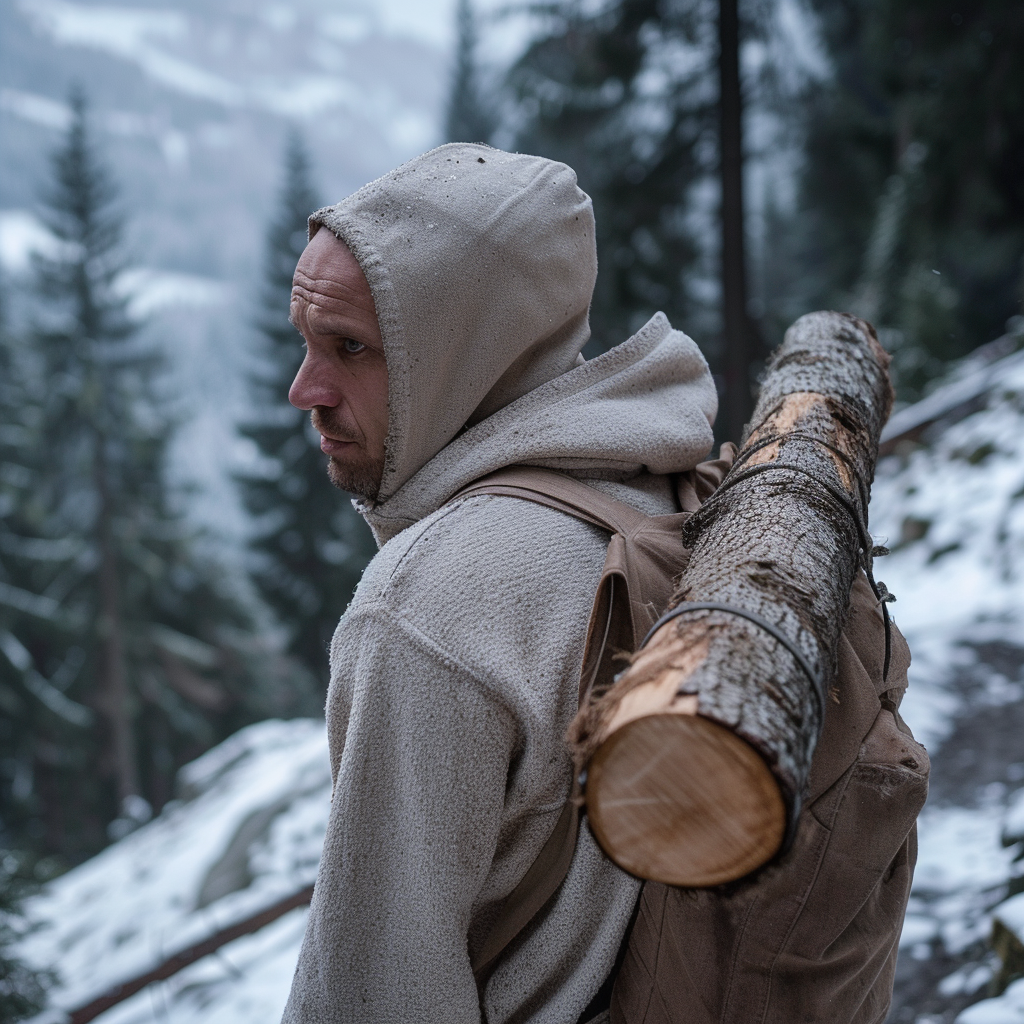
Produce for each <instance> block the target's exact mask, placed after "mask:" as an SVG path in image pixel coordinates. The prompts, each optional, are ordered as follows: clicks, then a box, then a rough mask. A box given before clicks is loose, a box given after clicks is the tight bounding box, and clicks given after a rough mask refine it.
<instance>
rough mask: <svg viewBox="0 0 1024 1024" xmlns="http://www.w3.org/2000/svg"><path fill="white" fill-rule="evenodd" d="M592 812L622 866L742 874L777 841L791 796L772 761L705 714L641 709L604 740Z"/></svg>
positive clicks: (658, 877)
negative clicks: (643, 712)
mask: <svg viewBox="0 0 1024 1024" xmlns="http://www.w3.org/2000/svg"><path fill="white" fill-rule="evenodd" d="M586 802H587V815H588V817H589V819H590V827H591V829H592V831H593V833H594V835H595V837H596V838H597V841H598V842H599V843H600V844H601V847H602V849H604V851H605V853H607V854H608V856H609V857H611V859H612V860H613V861H615V863H616V864H618V865H619V867H621V868H623V869H624V870H625V871H628V872H630V874H633V875H637V876H638V877H640V878H649V879H652V880H654V881H656V882H664V883H665V884H666V885H676V886H685V887H702V886H710V885H721V884H723V883H725V882H731V881H735V880H736V879H738V878H742V877H744V876H745V875H748V874H750V872H752V871H754V870H756V869H757V868H759V867H760V866H761V865H762V864H765V863H766V862H767V861H769V860H770V859H771V858H772V857H773V856H775V854H776V853H777V852H778V851H779V848H780V847H781V845H782V840H783V836H784V834H785V830H786V806H785V802H784V800H783V798H782V793H781V791H780V790H779V785H778V783H777V782H776V781H775V778H774V777H773V775H772V773H771V771H770V770H769V768H768V765H767V764H766V763H765V761H764V759H763V758H762V757H761V755H760V754H758V752H757V751H756V750H755V749H754V748H753V747H752V746H751V745H750V744H749V743H747V742H746V741H745V740H743V739H741V738H740V737H739V736H737V735H736V734H735V733H733V732H732V731H730V730H729V729H726V728H725V727H723V726H721V725H718V724H717V723H715V722H712V721H710V720H709V719H707V718H702V717H700V716H699V715H680V714H672V713H667V714H654V715H647V716H645V717H643V718H637V719H634V720H633V721H631V722H628V723H627V724H626V725H624V726H622V727H621V728H620V729H617V730H616V731H615V732H613V733H612V734H611V735H610V736H609V737H608V739H607V740H606V741H605V742H604V743H603V744H602V745H601V746H600V747H599V748H598V750H597V751H596V753H595V754H594V757H593V758H592V760H591V762H590V764H589V766H588V771H587V793H586Z"/></svg>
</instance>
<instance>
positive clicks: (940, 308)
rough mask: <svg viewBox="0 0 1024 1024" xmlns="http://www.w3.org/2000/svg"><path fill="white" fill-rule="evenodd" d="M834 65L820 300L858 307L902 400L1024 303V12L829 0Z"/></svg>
mask: <svg viewBox="0 0 1024 1024" xmlns="http://www.w3.org/2000/svg"><path fill="white" fill-rule="evenodd" d="M813 6H814V8H815V10H816V11H817V13H818V16H819V21H820V26H821V34H822V38H823V39H824V41H825V44H826V46H827V48H828V51H829V54H830V56H831V59H832V63H833V68H834V71H833V75H832V78H831V81H830V82H829V83H827V84H826V86H825V87H823V88H818V89H816V90H814V91H812V92H811V93H810V94H809V95H808V97H807V104H806V113H807V142H806V164H805V172H804V175H803V182H802V206H803V220H802V224H803V236H804V238H805V244H804V247H803V252H802V256H801V261H800V268H801V272H802V277H803V280H804V281H805V283H806V285H807V287H806V288H805V289H804V294H805V296H806V299H805V302H806V304H807V305H810V306H819V305H824V306H832V307H838V306H852V307H853V309H854V311H855V312H861V313H862V314H863V315H866V316H868V317H870V318H874V319H876V320H877V322H878V323H879V325H880V326H881V327H882V328H884V329H885V334H886V340H887V341H888V343H889V344H890V345H891V346H892V347H893V348H895V350H896V361H895V368H896V372H897V383H898V385H899V389H900V394H901V397H904V398H908V399H912V398H914V397H916V396H917V395H919V394H920V393H921V390H922V388H923V387H924V386H925V385H926V383H927V381H928V380H929V379H930V378H932V377H934V376H935V375H936V374H938V373H940V372H941V371H942V369H943V367H944V365H945V364H946V362H947V361H948V360H950V359H952V358H956V357H958V356H962V355H964V354H965V353H967V352H968V351H970V350H971V349H972V348H974V347H976V346H977V345H980V344H983V343H984V342H987V341H990V340H992V339H993V338H995V337H997V336H998V335H999V334H1001V333H1002V331H1003V329H1004V324H1005V321H1006V320H1007V318H1008V317H1010V316H1012V315H1015V314H1019V313H1020V312H1021V302H1022V298H1024V294H1022V292H1024V120H1022V118H1021V110H1022V109H1024V7H1022V6H1021V5H1020V4H1019V3H1016V2H1014V0H980V2H977V3H972V4H965V5H960V6H959V7H958V6H950V5H946V4H935V3H932V2H930V0H895V2H890V0H841V2H838V3H836V2H832V0H828V2H825V0H815V2H814V4H813Z"/></svg>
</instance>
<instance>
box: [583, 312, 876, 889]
mask: <svg viewBox="0 0 1024 1024" xmlns="http://www.w3.org/2000/svg"><path fill="white" fill-rule="evenodd" d="M888 363H889V357H888V355H887V354H886V353H885V352H884V350H883V349H882V348H881V346H880V345H879V344H878V340H877V338H876V337H875V333H874V330H873V329H872V328H871V326H870V325H868V324H866V323H865V322H863V321H861V320H858V319H857V318H855V317H852V316H849V315H847V314H840V313H811V314H808V315H807V316H804V317H802V318H801V319H800V320H798V321H797V322H796V323H795V324H794V325H793V326H792V327H791V328H790V329H789V331H788V332H787V333H786V338H785V340H784V342H783V344H782V345H781V346H780V347H779V349H778V350H777V352H776V353H775V355H774V357H773V359H772V360H771V362H770V364H769V366H768V368H767V370H766V372H765V376H764V380H763V384H762V388H761V394H760V397H759V400H758V403H757V407H756V409H755V410H754V415H753V419H752V422H753V424H754V427H753V429H752V430H750V431H749V432H748V436H747V437H746V439H745V441H744V444H743V446H742V448H741V450H740V453H739V455H738V457H737V459H736V462H735V464H734V465H733V467H732V469H731V470H730V472H729V474H728V475H727V476H726V478H725V480H724V481H723V483H722V485H721V486H720V487H719V489H718V491H716V493H715V494H714V495H713V496H712V497H711V498H710V499H709V500H708V501H707V502H706V503H705V504H704V505H703V506H702V507H701V509H700V510H699V511H698V512H697V513H696V514H695V515H694V516H693V517H692V519H690V521H689V522H688V523H687V525H686V527H685V529H684V542H685V544H686V546H687V547H690V548H691V549H692V554H691V557H690V561H689V564H688V566H687V568H686V571H685V572H684V573H683V575H682V577H681V579H680V581H679V583H678V586H677V587H676V590H675V593H674V595H673V598H672V601H671V603H670V605H669V610H671V609H672V608H675V607H677V606H680V605H682V604H687V605H698V606H700V605H703V606H704V607H692V608H688V609H687V610H686V611H685V613H680V614H677V615H675V616H674V617H671V618H670V620H668V621H665V622H664V623H662V624H661V625H660V628H658V629H657V630H656V631H655V632H654V635H653V636H652V637H650V642H649V643H648V644H647V645H646V646H645V647H644V648H643V649H642V650H641V651H639V652H638V653H637V655H635V656H634V658H633V660H632V663H631V664H630V666H629V668H628V669H627V670H626V672H625V673H623V674H622V675H621V676H620V678H619V679H618V680H617V682H616V683H615V685H614V686H613V687H612V688H611V689H610V690H609V691H608V692H607V693H606V694H604V695H603V696H601V697H600V698H599V699H597V700H596V701H595V702H594V703H593V704H592V705H591V706H589V707H586V708H584V710H583V711H582V712H581V715H580V718H578V719H577V722H576V723H575V725H574V730H573V737H574V739H575V742H576V747H577V750H576V753H577V759H578V762H579V763H581V764H586V766H587V790H586V804H587V811H588V814H589V817H590V822H591V828H592V830H593V831H594V833H595V835H596V836H597V838H598V840H599V841H600V842H601V844H602V846H604V848H605V850H606V852H607V853H608V854H609V855H610V856H611V857H612V859H614V860H616V861H617V862H618V863H619V864H620V865H621V866H623V867H625V868H626V869H627V870H630V871H632V872H633V873H635V874H639V875H641V876H643V877H649V878H655V879H657V880H658V881H664V882H668V883H670V884H675V885H712V884H718V883H720V882H724V881H730V880H732V879H734V878H738V877H742V875H744V874H747V873H749V872H750V871H752V870H754V869H756V868H757V867H759V866H760V865H761V864H763V863H765V862H766V861H767V860H769V859H771V858H772V857H773V856H774V855H775V854H777V853H778V852H779V850H780V849H781V848H782V847H783V844H784V841H785V837H786V836H787V835H791V834H792V829H793V826H794V824H795V821H796V818H797V815H798V813H799V808H800V798H801V794H802V792H803V790H804V788H805V785H806V782H807V776H808V772H809V769H810V763H811V758H812V756H813V753H814V748H815V745H816V743H817V740H818V737H819V734H820V731H821V726H822V721H823V713H824V708H823V704H822V701H823V694H824V693H826V692H828V688H829V686H830V684H831V682H832V680H833V678H834V674H835V670H836V656H837V648H838V642H839V636H840V632H841V629H842V626H843V622H844V618H845V613H846V608H847V604H848V600H849V594H850V588H851V586H852V584H853V581H854V576H855V574H856V572H857V571H858V569H859V568H863V569H864V570H865V571H866V572H867V574H868V578H869V580H870V581H871V582H872V585H873V586H874V577H873V574H872V569H871V558H872V545H871V540H870V536H869V534H868V532H867V505H868V498H869V494H870V485H871V481H872V479H873V476H874V467H875V461H876V459H877V453H878V438H879V435H880V433H881V429H882V426H883V425H884V423H885V421H886V419H887V418H888V415H889V411H890V409H891V406H892V399H893V395H892V388H891V385H890V383H889V377H888V373H887V368H888ZM875 591H876V595H877V596H878V597H879V600H880V602H881V601H882V599H883V598H884V597H885V594H884V592H883V590H882V589H881V588H879V587H876V588H875ZM707 605H716V606H719V607H713V608H709V607H706V606H707ZM721 606H725V608H723V607H721ZM883 608H884V605H883ZM737 610H738V611H739V614H737ZM743 613H746V615H744V614H743ZM758 620H760V621H758ZM766 624H767V625H769V626H770V627H773V628H772V629H766V628H765V625H766ZM797 653H799V655H800V656H799V657H796V656H795V655H796V654H797ZM808 669H809V671H805V670H808ZM815 680H818V681H820V684H821V686H820V687H819V686H817V685H815Z"/></svg>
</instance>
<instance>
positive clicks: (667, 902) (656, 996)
mask: <svg viewBox="0 0 1024 1024" xmlns="http://www.w3.org/2000/svg"><path fill="white" fill-rule="evenodd" d="M734 453H735V449H734V448H733V447H732V446H731V445H727V446H724V447H723V456H724V457H723V458H722V459H719V460H717V461H715V462H708V463H703V464H702V465H701V466H699V467H697V469H695V470H692V471H691V472H689V473H686V474H683V475H681V476H680V477H678V478H677V488H676V489H677V497H678V501H679V507H680V509H681V511H680V512H678V513H677V514H675V515H668V516H645V515H644V514H643V513H641V512H639V511H637V510H636V509H634V508H632V507H631V506H629V505H625V504H623V503H622V502H619V501H616V500H614V499H612V498H610V497H608V496H607V495H605V494H603V493H602V492H600V491H597V490H595V489H594V488H592V487H588V486H587V485H585V484H583V483H581V482H580V481H578V480H575V479H572V478H570V477H567V476H565V475H564V474H561V473H555V472H553V471H550V470H544V469H532V468H525V467H522V468H520V467H516V468H512V469H506V470H501V471H499V472H498V473H494V474H492V475H490V476H488V477H485V478H483V479H482V480H478V481H476V482H475V483H473V484H471V485H470V486H469V487H467V488H465V489H464V490H463V491H461V492H460V493H459V495H458V497H460V498H461V497H464V496H467V495H470V494H501V495H507V496H510V497H518V498H523V499H525V500H527V501H533V502H536V503H538V504H541V505H545V506H547V507H549V508H554V509H558V510H559V511H562V512H565V513H566V514H568V515H572V516H575V517H576V518H578V519H582V520H584V521H586V522H589V523H592V524H593V525H596V526H599V527H601V528H603V529H606V530H608V532H609V533H610V534H611V540H610V542H609V545H608V554H607V558H606V561H605V568H604V572H603V574H602V576H601V581H600V584H599V585H598V591H597V596H596V598H595V601H594V608H593V612H592V614H591V619H590V624H589V627H588V634H587V646H586V652H585V655H584V662H583V670H582V673H581V680H580V701H581V704H582V702H583V701H585V700H586V699H587V696H588V694H589V693H591V692H592V691H593V690H594V689H598V690H600V689H603V688H604V687H605V686H607V685H609V683H610V681H611V677H612V674H613V672H614V671H615V670H616V667H615V666H614V665H613V662H612V660H611V656H612V654H613V653H614V652H616V651H621V650H634V649H635V648H636V646H637V645H638V644H639V643H640V641H641V640H642V638H643V637H644V635H645V634H646V632H647V630H648V629H649V628H650V627H651V626H652V625H653V623H654V622H655V621H656V619H657V617H658V615H659V614H660V613H661V612H662V611H663V610H664V609H665V607H666V605H667V603H668V600H669V597H670V596H671V591H672V588H673V582H674V580H675V579H676V578H677V577H678V576H679V574H680V573H681V572H682V571H683V570H684V569H685V567H686V564H687V562H688V560H689V552H688V551H687V550H685V549H684V548H683V546H682V540H681V535H680V534H681V527H682V524H683V522H684V521H685V520H686V519H687V518H688V517H689V515H691V514H692V513H693V512H694V511H696V509H697V508H698V507H699V506H700V504H701V502H703V501H705V500H706V499H707V498H708V497H709V496H710V495H711V494H712V493H713V492H714V490H715V488H716V487H717V486H718V484H719V483H721V481H722V479H723V478H724V476H725V474H726V473H727V472H728V469H729V466H730V465H731V463H732V457H733V456H734ZM884 650H885V634H884V626H883V620H882V615H881V612H880V610H879V608H878V604H877V601H876V600H875V597H874V595H873V594H872V592H871V589H870V587H869V586H868V584H867V581H866V579H865V578H864V577H863V575H859V576H858V577H857V579H856V580H855V582H854V585H853V589H852V590H851V593H850V608H849V614H848V618H847V622H846V626H845V628H844V630H843V633H842V636H841V638H840V643H839V658H838V672H837V675H836V679H835V682H834V684H833V686H832V689H831V693H830V698H831V699H830V700H829V701H828V706H827V712H826V715H825V723H824V729H823V732H822V736H821V739H820V741H819V743H818V746H817V748H816V751H815V754H814V760H813V762H812V765H811V774H810V780H809V784H808V792H807V794H806V799H805V801H804V804H803V810H802V812H801V815H800V820H799V825H798V829H797V833H796V840H795V842H794V844H793V847H792V848H791V849H790V851H789V852H788V853H787V854H786V855H785V856H784V857H782V858H781V859H779V860H778V861H777V862H775V863H773V864H771V865H769V866H768V867H766V868H764V869H763V870H761V871H760V872H758V873H757V874H755V875H754V876H753V877H751V878H749V879H745V880H742V881H740V882H736V883H733V884H731V885H729V886H724V887H719V888H715V889H703V890H696V889H676V888H672V887H670V886H665V885H662V884H659V883H656V882H650V881H648V882H645V884H644V886H643V889H642V891H641V896H640V901H639V904H638V907H637V911H636V914H635V917H634V921H633V923H632V926H631V929H630V931H629V933H628V935H627V937H626V939H625V942H624V946H623V951H622V955H621V956H620V961H619V964H618V965H617V969H616V972H615V975H614V978H613V979H610V981H611V982H613V984H611V985H609V986H608V987H609V988H610V1009H611V1021H612V1024H670V1022H672V1024H712V1022H714V1024H798V1022H821V1024H826V1022H827V1024H869V1022H870V1024H881V1022H883V1021H884V1020H885V1017H886V1014H887V1012H888V1008H889V1003H890V1000H891V997H892V982H893V974H894V971H895V965H896V950H897V944H898V940H899V935H900V930H901V928H902V923H903V915H904V912H905V910H906V904H907V899H908V897H909V895H910V882H911V876H912V873H913V868H914V862H915V859H916V855H917V839H916V828H915V822H916V819H917V815H918V813H919V812H920V810H921V807H922V806H923V804H924V801H925V797H926V796H927V791H928V770H929V762H928V755H927V753H926V752H925V750H924V748H923V747H922V746H921V745H920V744H918V743H917V742H915V740H914V738H913V736H912V735H911V732H910V730H909V729H908V728H907V726H906V725H905V723H904V722H903V720H902V719H901V718H900V716H899V711H898V707H899V703H900V700H901V699H902V696H903V693H904V691H905V690H906V687H907V669H908V667H909V665H910V651H909V649H908V647H907V644H906V641H905V640H904V639H903V637H902V635H900V633H899V631H898V630H897V629H896V628H895V627H893V628H892V663H891V666H890V669H889V674H888V680H887V681H883V679H882V665H883V659H884ZM578 823H579V814H578V811H577V810H576V805H575V803H574V802H573V801H572V800H570V801H569V802H568V803H567V804H566V807H565V809H564V810H563V812H562V815H561V817H560V818H559V821H558V823H557V825H556V826H555V829H554V832H553V833H552V836H551V838H550V839H549V841H548V843H547V844H546V845H545V847H544V849H543V850H542V851H541V853H540V855H539V857H538V858H537V861H536V862H535V863H534V864H533V866H532V867H531V868H530V870H529V871H528V872H527V874H526V875H525V876H524V878H523V880H522V881H521V882H520V884H519V885H518V886H517V887H516V889H515V890H513V892H512V893H511V894H510V895H509V896H508V898H507V899H506V901H505V903H504V905H503V907H502V911H501V913H500V914H499V915H498V917H497V919H496V921H495V923H494V925H493V926H492V929H491V931H490V933H489V934H488V935H487V936H486V937H485V938H484V940H483V941H482V942H481V943H480V944H479V946H478V947H477V948H475V949H472V950H470V955H471V960H472V963H473V968H474V972H475V974H476V977H477V981H478V983H479V984H480V985H481V986H482V985H483V984H485V983H486V980H487V978H488V977H489V975H490V972H491V970H492V969H493V966H494V964H495V963H496V962H497V960H498V958H499V957H500V955H501V952H502V951H503V950H504V949H505V948H506V947H507V946H508V944H509V943H510V942H511V941H512V940H513V939H514V938H515V937H516V935H518V934H519V932H520V931H521V930H522V928H523V927H524V926H525V925H526V924H527V923H528V922H529V921H530V920H531V919H532V918H533V916H534V915H535V914H537V913H538V912H539V911H540V910H541V909H542V908H543V906H544V905H545V903H546V902H547V901H548V900H549V899H550V898H551V896H552V895H553V894H554V892H555V891H556V890H557V888H558V886H559V885H560V884H561V882H562V879H563V878H564V877H565V874H566V872H567V871H568V869H569V863H570V862H571V860H572V854H573V850H574V849H575V845H576V835H577V830H578ZM605 1005H608V1004H607V1002H605ZM600 1008H601V1007H600V1003H599V1002H596V1003H595V1004H593V1006H592V1010H593V1011H595V1012H596V1011H597V1010H598V1009H600ZM582 1019H584V1020H585V1019H587V1018H586V1016H585V1017H584V1018H582Z"/></svg>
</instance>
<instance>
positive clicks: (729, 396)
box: [718, 0, 754, 442]
mask: <svg viewBox="0 0 1024 1024" xmlns="http://www.w3.org/2000/svg"><path fill="white" fill-rule="evenodd" d="M718 43H719V55H718V73H719V101H718V102H719V154H720V156H719V159H720V162H721V168H720V171H721V182H722V210H721V218H722V336H723V342H724V345H723V348H724V356H725V359H724V370H725V395H724V401H723V402H722V421H723V424H724V427H725V436H726V439H727V440H729V441H736V442H738V441H739V439H740V435H741V434H742V433H743V428H744V426H745V424H746V423H747V419H748V417H749V416H750V410H751V406H752V405H753V400H752V397H751V394H752V392H751V385H752V383H753V382H752V381H751V379H750V378H751V363H752V362H753V359H754V352H753V348H754V337H753V331H752V325H751V323H750V318H749V315H748V312H747V267H746V246H745V241H746V239H745V234H744V217H743V93H742V89H741V83H740V21H739V11H738V8H737V0H719V4H718Z"/></svg>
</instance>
